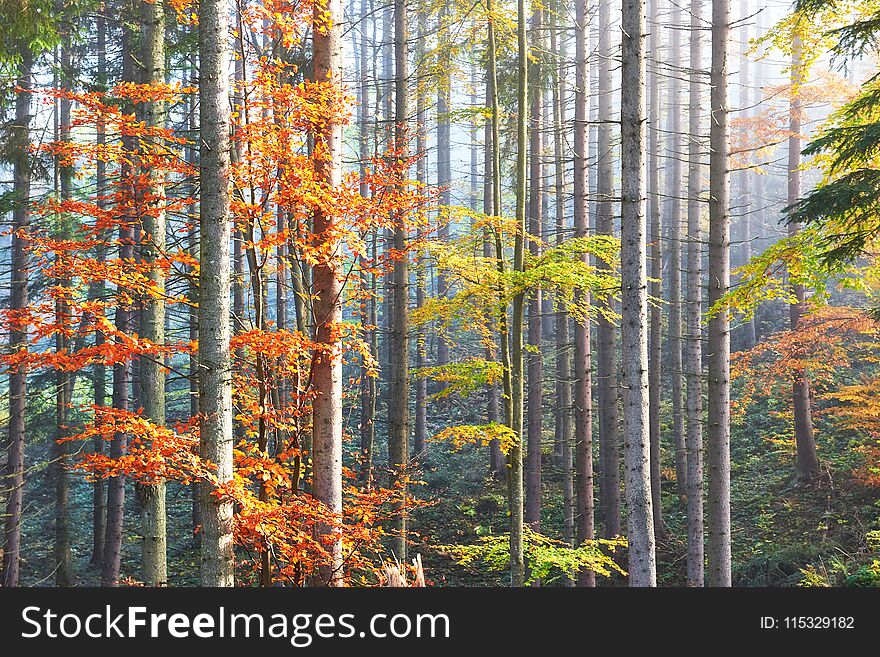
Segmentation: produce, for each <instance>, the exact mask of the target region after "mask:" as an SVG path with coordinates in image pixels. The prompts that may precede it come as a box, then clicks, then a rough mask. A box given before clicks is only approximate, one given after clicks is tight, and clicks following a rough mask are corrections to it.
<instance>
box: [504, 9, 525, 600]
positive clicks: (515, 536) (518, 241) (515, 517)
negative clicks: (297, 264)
mask: <svg viewBox="0 0 880 657" xmlns="http://www.w3.org/2000/svg"><path fill="white" fill-rule="evenodd" d="M516 41H517V92H516V108H517V119H516V225H517V234H516V236H515V239H514V248H513V250H514V253H513V270H514V271H517V272H522V271H524V270H525V229H526V152H527V151H526V149H527V147H528V144H527V135H528V121H527V119H528V117H527V114H528V109H527V107H528V105H527V102H528V71H529V68H528V56H529V52H528V44H527V40H526V3H525V0H517V26H516ZM496 143H497V141H496ZM524 301H525V294H524V293H522V292H520V293H519V294H517V295H516V296H515V297H514V298H513V309H512V313H511V332H510V384H511V388H510V411H511V412H510V427H511V429H512V430H513V432H514V435H515V437H516V443H515V444H514V445H513V446H512V447H511V448H510V451H509V452H508V455H507V463H508V467H509V470H508V500H509V506H510V583H511V586H522V585H523V582H524V580H525V565H524V562H523V453H522V451H523V450H522V439H523V378H524V377H523V306H524Z"/></svg>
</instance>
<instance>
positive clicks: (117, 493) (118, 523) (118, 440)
mask: <svg viewBox="0 0 880 657" xmlns="http://www.w3.org/2000/svg"><path fill="white" fill-rule="evenodd" d="M131 9H132V7H131V5H128V6H127V7H126V10H129V11H130V10H131ZM121 45H122V79H123V81H125V82H134V81H135V80H136V79H137V77H136V73H135V62H134V54H133V48H134V35H133V34H132V32H131V28H130V27H128V26H127V25H124V26H123V28H122V44H121ZM124 111H125V113H126V114H134V108H133V107H132V106H131V104H128V105H127V106H126V107H125V108H124ZM122 147H123V150H124V151H125V152H126V153H129V154H133V153H134V150H135V148H136V144H135V142H134V140H133V139H132V137H131V136H125V137H123V138H122ZM134 177H135V175H134V170H133V164H132V162H131V155H130V156H129V158H126V159H125V160H124V161H123V163H122V165H121V170H120V184H121V185H122V189H121V190H120V191H121V193H122V194H121V195H122V196H123V197H127V198H126V199H125V201H126V203H127V204H128V206H129V207H127V208H126V207H123V209H122V210H121V211H120V216H119V219H120V222H121V223H120V224H119V233H118V235H119V259H120V260H122V261H124V262H130V261H131V260H132V259H133V258H134V255H135V253H134V227H133V223H134V221H135V219H134V218H133V216H132V215H135V214H136V212H137V207H136V203H137V194H138V192H137V189H136V187H137V186H136V184H135V181H134ZM126 213H128V214H126ZM133 320H134V312H133V309H132V307H131V306H130V305H128V304H126V303H124V302H122V300H120V303H119V305H117V307H116V317H115V324H116V330H117V331H118V332H119V334H120V335H127V334H130V333H131V331H132V326H133ZM117 341H118V339H117ZM131 380H132V364H131V361H128V360H126V361H123V362H120V363H117V364H115V365H114V366H113V408H115V409H118V410H121V411H127V410H129V408H130V407H131V396H130V392H131V391H130V387H131ZM127 449H128V436H127V435H126V434H125V433H122V432H119V433H116V434H114V436H113V439H112V441H111V442H110V458H112V459H118V458H120V457H121V456H123V455H125V452H126V450H127ZM124 519H125V477H124V476H117V477H110V478H109V479H108V481H107V527H106V528H105V530H104V563H103V565H102V569H101V585H102V586H117V584H118V582H119V571H120V566H121V559H122V529H123V521H124Z"/></svg>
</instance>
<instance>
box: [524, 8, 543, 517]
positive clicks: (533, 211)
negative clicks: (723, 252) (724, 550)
mask: <svg viewBox="0 0 880 657" xmlns="http://www.w3.org/2000/svg"><path fill="white" fill-rule="evenodd" d="M543 20H544V19H543V11H542V10H541V8H540V6H537V5H536V6H535V9H534V11H533V12H532V35H533V36H532V43H533V44H534V47H535V49H536V55H535V56H536V57H537V58H539V59H537V60H536V61H534V62H533V63H532V72H531V75H530V77H531V79H532V84H531V85H530V92H531V96H532V98H531V103H532V107H531V116H530V119H531V121H530V123H531V125H530V134H529V153H530V160H529V165H530V170H529V183H530V184H529V234H530V235H532V236H533V237H537V238H539V239H540V237H541V229H542V222H543V217H542V210H543V207H542V203H541V200H542V199H541V197H542V193H541V185H542V183H543V180H542V179H543V175H542V174H543V163H542V161H541V159H542V156H543V151H544V135H543V133H542V130H543V126H542V125H541V123H542V122H541V118H542V112H543V93H542V91H543V90H542V85H541V83H540V69H541V64H540V58H541V57H542V55H543V44H542V41H543V39H542V37H541V31H542V30H543V29H544V28H543V26H542V23H543ZM529 253H531V255H532V257H537V256H538V255H539V253H540V250H539V248H538V244H537V242H535V241H534V240H531V241H530V242H529ZM541 296H542V295H541V289H540V288H537V289H535V290H532V292H531V294H530V295H529V304H528V315H529V317H528V345H529V355H528V378H529V384H528V385H529V387H528V393H529V394H528V425H527V426H528V430H527V436H526V438H527V447H526V465H525V474H526V486H525V493H526V501H525V521H526V522H527V523H528V524H529V526H530V527H531V528H532V529H533V530H535V531H536V532H537V531H541V437H542V436H541V433H542V432H541V429H542V426H541V425H542V422H541V420H542V417H541V416H542V407H543V400H542V396H541V380H542V378H543V362H542V361H543V354H542V353H541V334H542V331H541V329H542V319H541V310H542V309H541Z"/></svg>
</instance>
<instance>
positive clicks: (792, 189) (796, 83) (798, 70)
mask: <svg viewBox="0 0 880 657" xmlns="http://www.w3.org/2000/svg"><path fill="white" fill-rule="evenodd" d="M796 29H797V28H796ZM802 48H803V46H802V45H801V39H800V36H795V38H794V42H793V43H792V53H791V82H790V84H791V91H790V93H791V101H790V103H791V106H790V109H789V125H788V131H789V137H788V204H789V205H791V204H793V203H795V202H796V201H797V200H798V198H799V197H800V194H801V168H800V167H801V130H802V128H803V125H802V124H803V107H802V105H801V98H800V87H801V85H803V66H804V65H803V62H802ZM800 230H801V225H800V224H798V223H790V224H789V225H788V235H789V237H794V236H795V235H797V234H798V232H799V231H800ZM792 291H793V292H794V296H795V298H796V299H797V303H794V304H791V305H790V306H789V307H788V315H789V322H790V326H791V330H792V331H795V330H797V328H798V324H799V323H800V321H801V317H802V316H803V314H804V312H805V311H806V304H805V303H804V301H805V300H806V290H805V289H804V286H803V285H800V284H795V285H793V286H792ZM792 401H793V403H794V439H795V447H796V450H797V476H798V480H800V481H803V482H810V481H812V480H813V479H815V478H816V476H817V475H818V474H819V457H818V456H817V455H816V439H815V437H814V435H813V418H812V413H811V411H810V378H809V375H808V374H807V372H806V370H798V371H796V372H794V374H793V375H792Z"/></svg>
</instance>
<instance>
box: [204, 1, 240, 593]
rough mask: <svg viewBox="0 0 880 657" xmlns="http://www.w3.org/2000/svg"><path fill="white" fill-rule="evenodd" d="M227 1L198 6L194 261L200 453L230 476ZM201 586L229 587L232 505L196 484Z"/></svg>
mask: <svg viewBox="0 0 880 657" xmlns="http://www.w3.org/2000/svg"><path fill="white" fill-rule="evenodd" d="M228 30H229V28H228V15H227V11H226V5H225V3H224V2H222V1H221V0H202V2H201V4H200V5H199V78H200V82H201V84H200V86H199V102H200V124H201V130H200V138H201V158H200V172H201V189H202V196H201V219H200V223H199V225H200V231H199V232H200V236H201V250H200V258H199V261H200V263H201V267H200V268H199V371H200V373H201V376H200V380H199V409H200V411H201V418H202V420H201V427H200V442H201V445H200V453H201V456H202V458H205V459H208V460H209V461H211V462H212V463H214V464H216V465H217V472H216V476H217V479H218V481H219V483H221V484H222V483H224V482H226V481H228V480H229V479H231V478H232V446H233V436H232V378H231V372H230V354H229V338H230V332H231V328H230V321H229V310H230V308H229V288H230V280H229V279H230V276H229V273H230V272H229V260H230V257H229V256H230V253H229V241H230V223H231V217H230V211H229V200H230V199H229V188H230V168H229V126H230V123H229V120H230V119H229V79H228V73H227V71H228V67H229V32H228ZM201 496H202V526H203V531H202V566H201V572H202V586H233V585H234V583H235V573H234V565H235V558H234V553H233V545H232V511H233V510H232V504H231V503H230V502H227V501H218V500H217V499H216V498H215V497H214V496H212V495H211V490H210V489H209V487H208V486H203V487H202V494H201Z"/></svg>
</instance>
